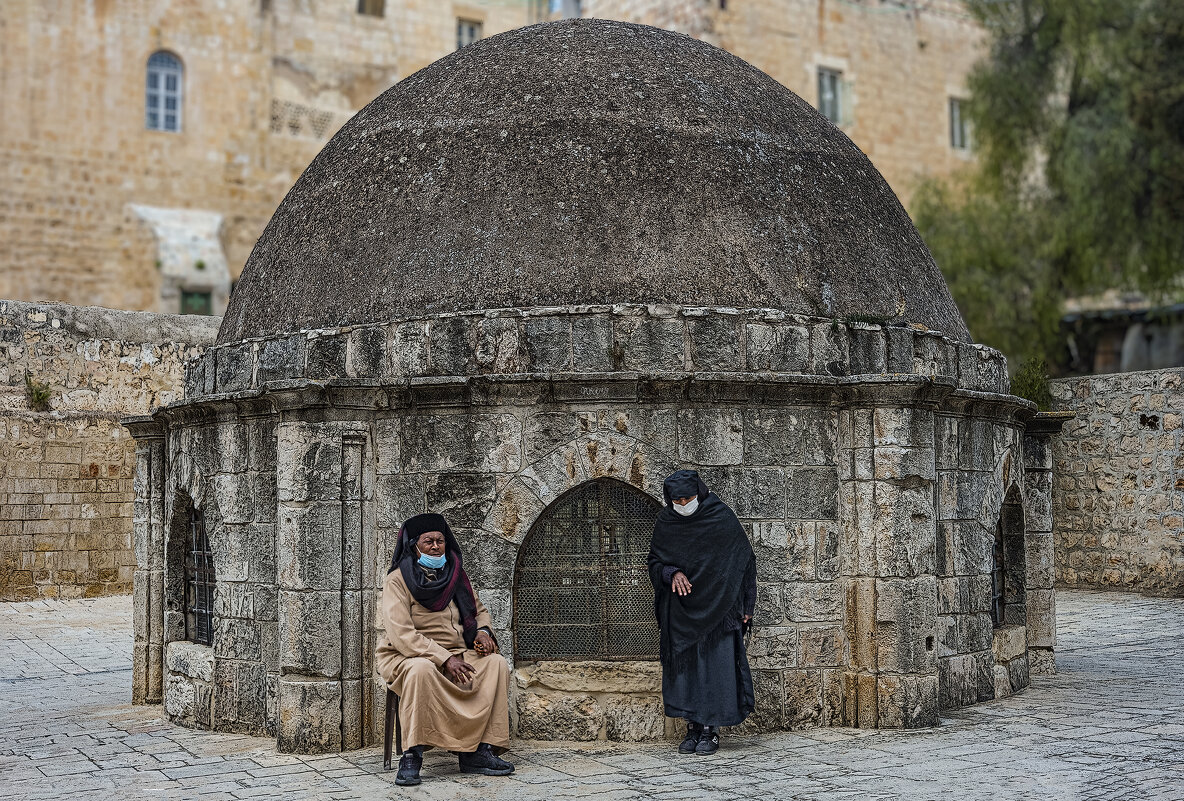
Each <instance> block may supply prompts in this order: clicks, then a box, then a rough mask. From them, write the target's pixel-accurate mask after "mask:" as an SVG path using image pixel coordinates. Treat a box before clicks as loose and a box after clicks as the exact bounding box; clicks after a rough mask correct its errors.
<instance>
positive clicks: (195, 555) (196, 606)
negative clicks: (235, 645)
mask: <svg viewBox="0 0 1184 801" xmlns="http://www.w3.org/2000/svg"><path fill="white" fill-rule="evenodd" d="M185 639H187V640H189V641H190V642H195V643H199V644H201V645H213V644H214V555H213V553H212V552H211V551H210V540H209V538H208V537H207V536H206V522H205V516H204V515H202V513H201V510H200V509H193V510H191V512H190V515H189V548H188V549H187V550H186V552H185Z"/></svg>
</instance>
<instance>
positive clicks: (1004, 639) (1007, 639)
mask: <svg viewBox="0 0 1184 801" xmlns="http://www.w3.org/2000/svg"><path fill="white" fill-rule="evenodd" d="M1027 650H1028V642H1027V633H1026V631H1025V630H1024V627H1023V626H1000V627H999V628H997V629H995V632H994V636H993V637H992V640H991V652H992V653H993V654H994V655H995V662H996V663H997V664H998V663H1005V662H1010V661H1011V660H1013V659H1016V658H1018V657H1020V656H1023V655H1024V652H1025V651H1027Z"/></svg>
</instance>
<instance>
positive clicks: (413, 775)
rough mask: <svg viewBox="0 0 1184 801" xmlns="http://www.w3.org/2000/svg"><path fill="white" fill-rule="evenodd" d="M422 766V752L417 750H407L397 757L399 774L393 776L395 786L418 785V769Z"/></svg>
mask: <svg viewBox="0 0 1184 801" xmlns="http://www.w3.org/2000/svg"><path fill="white" fill-rule="evenodd" d="M422 766H423V751H422V750H421V749H418V748H408V749H407V750H406V751H404V752H403V756H401V757H399V772H398V773H397V774H396V775H395V784H398V785H402V786H403V787H410V786H413V785H416V784H419V781H420V779H419V769H420V768H421V767H422Z"/></svg>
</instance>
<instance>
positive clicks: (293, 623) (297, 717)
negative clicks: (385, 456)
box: [276, 422, 374, 753]
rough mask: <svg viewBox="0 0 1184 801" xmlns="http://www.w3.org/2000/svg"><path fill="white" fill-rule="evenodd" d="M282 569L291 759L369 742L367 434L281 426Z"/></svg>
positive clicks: (335, 426)
mask: <svg viewBox="0 0 1184 801" xmlns="http://www.w3.org/2000/svg"><path fill="white" fill-rule="evenodd" d="M277 436H278V445H279V447H278V459H277V469H276V486H277V499H278V534H277V536H278V548H277V563H278V564H277V568H278V582H279V629H280V636H279V661H280V665H279V668H280V676H279V724H278V737H277V739H278V745H279V749H280V750H281V751H286V752H298V753H324V752H331V751H340V750H343V749H348V748H359V747H361V746H362V745H363V744H364V740H365V737H364V734H363V732H364V723H365V720H366V719H367V717H368V711H369V707H370V704H369V703H367V702H366V701H365V700H364V695H365V693H364V692H363V685H364V677H365V676H368V675H369V670H370V665H371V664H372V661H371V660H372V656H371V654H372V651H373V643H372V641H371V639H370V636H369V634H368V632H367V631H366V628H367V627H366V625H365V622H366V621H367V620H368V618H367V615H368V614H369V615H373V611H374V610H373V602H374V601H373V594H372V593H371V592H366V591H364V590H363V588H364V587H370V586H373V575H372V573H373V570H372V568H371V567H370V566H371V565H372V564H373V562H374V558H373V553H372V552H371V551H370V549H371V548H372V547H373V546H372V545H371V544H369V543H366V542H365V540H366V539H367V536H366V535H367V534H368V535H370V538H372V532H365V534H364V527H365V523H366V518H367V516H366V514H365V513H364V512H363V509H362V506H363V501H364V499H365V498H366V496H367V495H368V493H371V492H372V490H371V489H370V488H369V482H367V481H366V480H365V479H364V477H363V464H364V459H363V451H364V448H365V443H366V427H365V426H364V425H362V424H354V423H315V422H313V423H310V422H287V423H281V424H280V426H279V428H278V434H277Z"/></svg>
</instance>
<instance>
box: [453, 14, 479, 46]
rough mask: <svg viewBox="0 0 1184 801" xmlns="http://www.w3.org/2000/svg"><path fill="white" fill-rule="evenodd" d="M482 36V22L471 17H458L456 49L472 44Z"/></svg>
mask: <svg viewBox="0 0 1184 801" xmlns="http://www.w3.org/2000/svg"><path fill="white" fill-rule="evenodd" d="M480 38H481V23H480V22H477V21H476V20H471V19H457V21H456V49H457V50H460V49H461V48H462V47H464V46H465V45H471V44H472V43H473V42H475V41H477V40H478V39H480Z"/></svg>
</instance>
